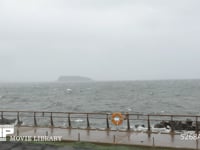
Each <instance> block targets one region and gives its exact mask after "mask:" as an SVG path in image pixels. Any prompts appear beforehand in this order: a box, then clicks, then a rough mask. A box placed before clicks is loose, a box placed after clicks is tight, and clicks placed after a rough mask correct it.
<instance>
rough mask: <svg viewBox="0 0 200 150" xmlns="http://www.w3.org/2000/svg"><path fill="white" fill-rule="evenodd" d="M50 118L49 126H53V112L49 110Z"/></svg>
mask: <svg viewBox="0 0 200 150" xmlns="http://www.w3.org/2000/svg"><path fill="white" fill-rule="evenodd" d="M50 119H51V127H53V113H52V112H51V116H50Z"/></svg>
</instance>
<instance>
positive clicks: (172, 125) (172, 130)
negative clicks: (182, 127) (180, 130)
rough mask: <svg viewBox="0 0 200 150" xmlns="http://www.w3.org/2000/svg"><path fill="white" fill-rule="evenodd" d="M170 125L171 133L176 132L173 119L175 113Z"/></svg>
mask: <svg viewBox="0 0 200 150" xmlns="http://www.w3.org/2000/svg"><path fill="white" fill-rule="evenodd" d="M170 126H171V131H170V133H172V134H173V133H174V121H173V115H171V123H170Z"/></svg>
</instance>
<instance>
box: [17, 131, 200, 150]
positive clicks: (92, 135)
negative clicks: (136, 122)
mask: <svg viewBox="0 0 200 150" xmlns="http://www.w3.org/2000/svg"><path fill="white" fill-rule="evenodd" d="M15 136H62V141H84V142H95V143H112V144H113V143H115V144H122V145H145V146H156V147H174V148H188V149H199V141H198V140H181V135H180V134H174V135H171V134H163V133H151V134H148V133H145V132H135V131H130V132H127V131H110V130H109V131H105V130H99V129H98V130H97V129H91V130H86V129H63V128H41V127H37V128H34V127H16V128H15ZM30 149H31V148H30ZM34 149H35V148H34ZM43 149H45V148H43ZM13 150H14V149H13ZM16 150H18V149H16ZM19 150H20V149H19ZM36 150H37V149H36Z"/></svg>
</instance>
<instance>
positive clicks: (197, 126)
mask: <svg viewBox="0 0 200 150" xmlns="http://www.w3.org/2000/svg"><path fill="white" fill-rule="evenodd" d="M196 134H197V137H198V135H199V124H198V116H196Z"/></svg>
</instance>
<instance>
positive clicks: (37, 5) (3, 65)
mask: <svg viewBox="0 0 200 150" xmlns="http://www.w3.org/2000/svg"><path fill="white" fill-rule="evenodd" d="M199 6H200V1H199V0H1V1H0V69H1V70H0V81H53V80H56V79H57V78H58V76H60V75H82V76H88V77H91V78H93V79H96V80H143V79H145V80H151V79H184V78H200V69H199V66H200V41H199V39H200V9H199Z"/></svg>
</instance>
